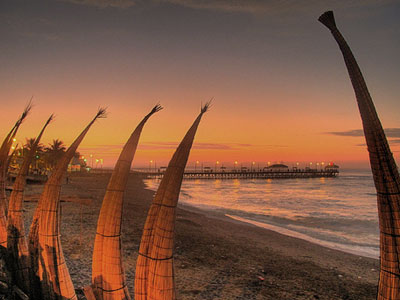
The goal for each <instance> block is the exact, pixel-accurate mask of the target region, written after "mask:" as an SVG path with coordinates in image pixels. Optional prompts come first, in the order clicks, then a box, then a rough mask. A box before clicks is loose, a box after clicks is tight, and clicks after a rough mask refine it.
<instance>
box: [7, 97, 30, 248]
mask: <svg viewBox="0 0 400 300" xmlns="http://www.w3.org/2000/svg"><path fill="white" fill-rule="evenodd" d="M31 109H32V102H31V101H29V103H28V105H27V106H26V107H25V109H24V111H23V112H22V114H21V116H20V117H19V118H18V120H17V122H16V123H15V125H14V126H13V128H12V129H11V130H10V132H9V133H8V134H7V136H6V138H5V139H4V141H3V143H2V145H1V147H0V247H4V248H7V207H8V202H7V197H6V178H7V169H8V154H9V152H10V149H11V145H12V143H13V139H14V138H15V136H16V135H17V132H18V129H19V127H20V126H21V124H22V122H23V121H24V120H25V118H26V117H27V116H28V115H29V113H30V111H31Z"/></svg>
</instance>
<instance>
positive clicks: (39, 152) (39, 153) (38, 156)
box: [22, 138, 45, 169]
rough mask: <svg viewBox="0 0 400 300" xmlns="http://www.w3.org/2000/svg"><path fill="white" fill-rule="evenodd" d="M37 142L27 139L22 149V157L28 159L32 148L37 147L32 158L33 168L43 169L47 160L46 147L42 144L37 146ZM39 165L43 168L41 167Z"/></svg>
mask: <svg viewBox="0 0 400 300" xmlns="http://www.w3.org/2000/svg"><path fill="white" fill-rule="evenodd" d="M35 140H36V139H35V138H30V139H28V138H27V139H26V144H25V145H24V147H23V149H22V155H23V157H26V155H28V153H29V151H30V150H31V149H32V147H36V152H35V155H34V156H33V158H32V168H34V169H39V167H40V168H42V167H44V165H45V160H44V155H43V154H44V145H43V144H42V143H39V144H38V145H36V146H35ZM39 164H40V165H41V166H39Z"/></svg>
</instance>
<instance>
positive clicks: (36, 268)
mask: <svg viewBox="0 0 400 300" xmlns="http://www.w3.org/2000/svg"><path fill="white" fill-rule="evenodd" d="M105 115H106V111H105V109H99V111H98V112H97V114H96V116H95V117H94V118H93V120H92V121H91V122H90V123H89V125H87V126H86V128H85V129H84V130H83V131H82V133H81V134H80V135H79V136H78V137H77V138H76V140H75V141H74V142H73V143H72V145H71V146H70V147H69V148H68V150H67V151H66V152H65V153H64V155H63V157H62V158H61V159H60V161H59V162H58V163H57V165H56V166H55V168H54V169H53V173H52V174H51V176H50V177H49V179H48V180H47V183H46V184H45V186H44V188H43V192H42V194H41V196H40V199H39V202H38V205H37V207H36V210H35V213H34V216H33V221H32V225H31V229H30V233H29V252H30V255H31V266H32V271H33V276H34V278H33V279H32V280H33V283H32V284H33V285H34V286H33V288H32V290H34V292H35V294H34V295H33V297H32V298H34V299H46V300H67V299H77V296H76V294H75V289H74V286H73V284H72V280H71V277H70V275H69V271H68V268H67V266H66V262H65V258H64V253H63V250H62V247H61V241H60V192H61V182H62V179H63V178H64V175H65V172H66V171H67V167H68V164H69V162H70V160H71V159H72V157H73V155H74V154H75V152H76V150H77V148H78V146H79V144H80V143H81V142H82V140H83V138H84V137H85V135H86V133H87V132H88V131H89V129H90V127H91V126H92V125H93V123H94V122H95V121H96V120H97V119H98V118H104V117H105Z"/></svg>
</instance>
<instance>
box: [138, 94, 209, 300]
mask: <svg viewBox="0 0 400 300" xmlns="http://www.w3.org/2000/svg"><path fill="white" fill-rule="evenodd" d="M209 106H210V102H209V103H207V104H206V105H204V106H203V107H202V108H201V112H200V114H199V116H198V117H197V118H196V120H195V121H194V123H193V125H192V126H191V127H190V129H189V130H188V132H187V133H186V135H185V137H184V138H183V140H182V142H181V143H180V144H179V146H178V148H177V149H176V151H175V153H174V155H173V157H172V159H171V161H170V163H169V164H168V167H167V169H166V171H165V174H164V177H163V178H162V180H161V182H160V186H159V188H158V190H157V192H156V194H155V197H154V199H153V202H152V204H151V206H150V209H149V212H148V214H147V219H146V222H145V225H144V229H143V235H142V240H141V243H140V248H139V256H138V259H137V263H136V273H135V299H136V300H149V299H152V300H171V299H175V298H176V295H175V281H174V269H173V262H174V260H173V246H174V227H175V215H176V206H177V203H178V198H179V192H180V188H181V184H182V179H183V173H184V170H185V167H186V163H187V160H188V158H189V153H190V149H191V147H192V144H193V140H194V137H195V134H196V131H197V127H198V126H199V124H200V120H201V117H202V116H203V114H204V113H205V112H206V111H207V110H208V109H209Z"/></svg>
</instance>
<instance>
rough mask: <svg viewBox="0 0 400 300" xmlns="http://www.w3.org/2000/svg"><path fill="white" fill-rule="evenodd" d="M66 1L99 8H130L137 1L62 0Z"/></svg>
mask: <svg viewBox="0 0 400 300" xmlns="http://www.w3.org/2000/svg"><path fill="white" fill-rule="evenodd" d="M62 1H64V2H70V3H74V4H79V5H87V6H94V7H98V8H107V7H115V8H129V7H131V6H134V5H135V3H136V1H134V0H62Z"/></svg>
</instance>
